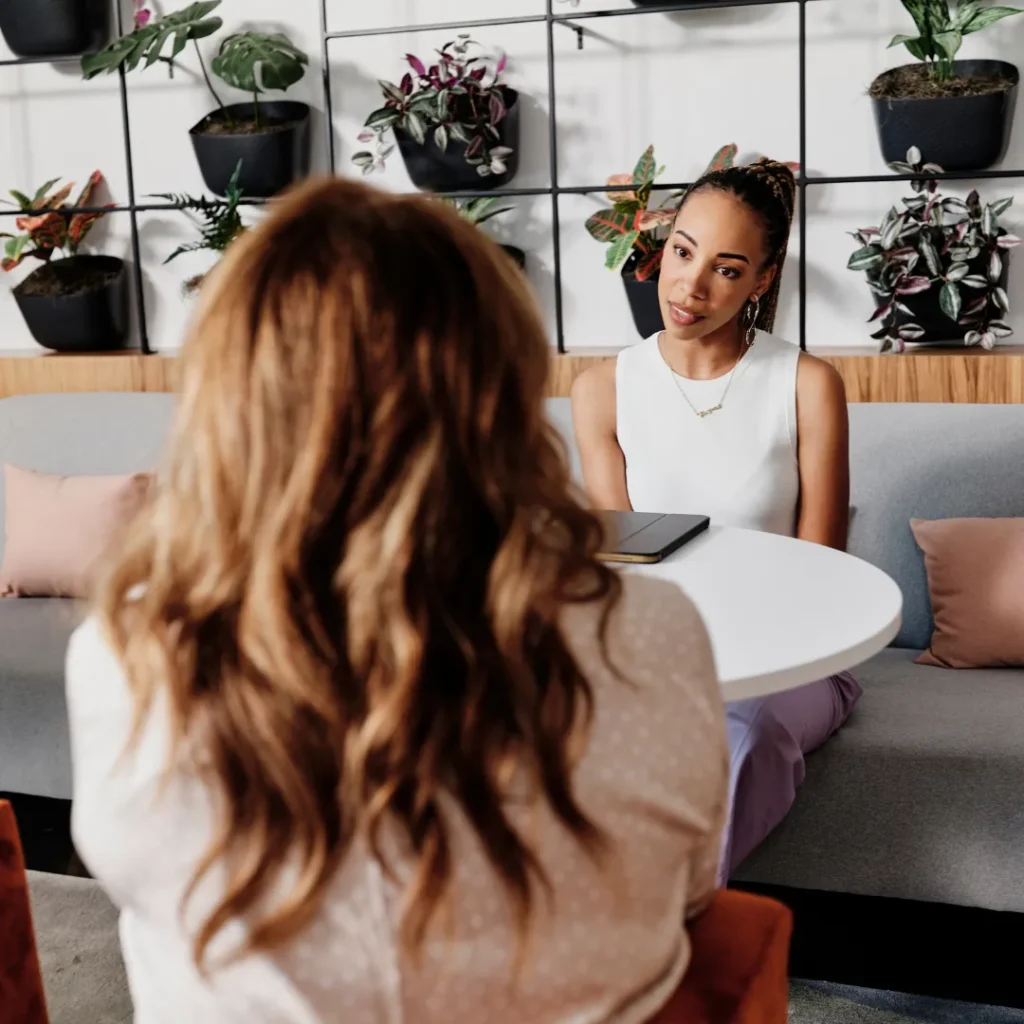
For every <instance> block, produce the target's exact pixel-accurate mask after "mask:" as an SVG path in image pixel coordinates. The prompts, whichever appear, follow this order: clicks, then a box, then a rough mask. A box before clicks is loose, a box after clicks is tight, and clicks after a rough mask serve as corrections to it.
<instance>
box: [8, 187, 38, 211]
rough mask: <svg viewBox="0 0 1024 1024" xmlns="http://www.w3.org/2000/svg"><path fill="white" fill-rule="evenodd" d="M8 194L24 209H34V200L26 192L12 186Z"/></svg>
mask: <svg viewBox="0 0 1024 1024" xmlns="http://www.w3.org/2000/svg"><path fill="white" fill-rule="evenodd" d="M8 195H10V196H11V198H12V199H13V200H14V201H15V202H16V203H17V204H18V206H19V207H20V208H21V209H22V210H31V209H32V200H31V199H30V198H29V197H28V196H27V195H25V193H24V192H19V191H18V190H17V189H16V188H12V189H11V191H10V192H9V193H8Z"/></svg>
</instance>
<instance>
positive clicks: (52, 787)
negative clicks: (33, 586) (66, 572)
mask: <svg viewBox="0 0 1024 1024" xmlns="http://www.w3.org/2000/svg"><path fill="white" fill-rule="evenodd" d="M81 615H82V606H81V605H79V604H78V603H77V602H74V601H69V600H67V599H66V598H58V597H49V598H46V597H25V598H18V599H17V600H10V601H0V791H7V792H12V793H30V794H33V795H36V796H53V797H61V798H63V799H70V798H71V758H70V754H69V750H68V716H67V707H66V705H65V703H64V656H65V653H66V652H67V646H68V640H69V639H70V637H71V633H72V631H73V630H74V628H75V626H76V625H77V624H78V622H79V620H80V618H81Z"/></svg>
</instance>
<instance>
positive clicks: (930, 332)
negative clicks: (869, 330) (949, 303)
mask: <svg viewBox="0 0 1024 1024" xmlns="http://www.w3.org/2000/svg"><path fill="white" fill-rule="evenodd" d="M1000 255H1001V256H1002V259H1003V270H1002V273H1001V274H1000V275H999V286H1000V287H1001V288H1003V289H1005V288H1006V283H1007V281H1008V280H1009V277H1010V254H1009V252H1007V251H1005V250H1004V251H1002V252H1001V253H1000ZM987 266H988V258H987V257H985V256H981V257H979V258H978V259H976V260H972V261H971V262H970V263H969V264H968V267H969V268H970V273H971V274H977V275H980V276H982V277H984V276H985V270H986V267H987ZM939 291H940V285H937V284H936V285H933V286H932V287H931V288H929V289H928V291H926V292H918V294H917V295H901V296H900V297H899V299H900V302H902V303H903V305H905V306H906V307H907V309H909V310H910V312H911V314H912V317H910V318H909V319H912V320H913V321H914V323H916V324H918V326H920V327H921V329H922V330H923V331H924V334H923V335H922V336H921V337H920V338H916V339H915V340H914V341H913V342H910V343H909V344H912V345H917V344H931V345H935V344H942V343H956V344H961V345H962V344H963V340H964V336H965V335H966V334H967V332H968V331H972V330H977V325H975V324H967V325H964V324H958V323H954V321H952V320H950V318H949V317H948V316H946V314H945V313H943V312H942V307H941V306H940V305H939ZM871 294H872V297H873V298H874V299H875V301H876V303H877V304H878V305H881V304H882V302H883V301H884V296H882V295H880V294H879V293H878V292H876V291H875V290H874V289H873V288H872V289H871ZM962 294H963V296H964V299H965V303H966V300H967V299H970V298H972V297H973V296H975V295H981V294H982V293H981V292H972V291H971V290H970V289H969V288H964V289H962Z"/></svg>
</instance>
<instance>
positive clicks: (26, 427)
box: [0, 394, 1024, 911]
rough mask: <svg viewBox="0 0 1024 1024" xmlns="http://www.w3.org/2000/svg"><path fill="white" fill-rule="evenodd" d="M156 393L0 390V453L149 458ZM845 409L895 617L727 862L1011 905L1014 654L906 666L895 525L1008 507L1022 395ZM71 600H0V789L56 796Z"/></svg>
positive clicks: (802, 877) (1021, 765)
mask: <svg viewBox="0 0 1024 1024" xmlns="http://www.w3.org/2000/svg"><path fill="white" fill-rule="evenodd" d="M172 401H173V399H172V398H171V396H168V395H153V394H86V395H38V396H25V397H19V398H11V399H5V400H2V401H0V462H12V463H14V464H16V465H21V466H25V467H28V468H32V469H38V470H42V471H45V472H51V473H75V474H84V473H128V472H135V471H139V470H146V469H152V468H154V467H155V466H156V465H157V461H158V457H159V452H160V448H161V445H162V443H163V439H164V437H165V435H166V431H167V426H168V423H169V418H170V414H171V407H172ZM549 414H550V417H551V419H552V421H553V422H554V423H555V425H556V426H557V427H558V428H559V429H560V430H561V431H562V433H563V435H564V436H565V437H566V439H567V441H568V443H569V446H570V454H571V456H572V459H573V466H574V471H575V472H576V473H577V475H578V472H579V467H578V460H577V459H576V456H575V453H574V451H573V449H572V431H571V426H570V414H569V403H568V400H567V399H553V400H551V401H550V403H549ZM850 421H851V472H852V499H851V504H852V506H853V509H854V514H853V517H852V520H851V527H850V550H851V552H852V553H853V554H855V555H858V556H859V557H861V558H864V559H866V560H867V561H869V562H872V563H874V564H875V565H877V566H879V567H880V568H882V569H883V570H885V571H886V572H888V573H889V574H890V575H891V576H892V577H893V578H894V579H895V580H896V582H897V583H898V584H899V585H900V587H901V588H902V590H903V594H904V599H905V608H904V623H903V627H902V629H901V631H900V633H899V635H898V636H897V638H896V640H895V641H894V644H893V646H892V647H890V648H889V649H887V650H885V651H883V652H882V653H881V654H880V655H878V656H877V657H875V658H874V659H872V660H871V661H869V662H868V663H867V664H866V665H862V666H860V668H858V669H857V674H858V676H859V678H860V680H861V682H862V683H863V685H864V696H863V698H862V699H861V701H860V703H859V705H858V706H857V708H856V710H855V711H854V713H853V715H852V716H851V718H850V720H849V722H848V723H847V725H846V726H845V727H844V728H843V729H842V730H841V731H840V732H839V734H838V735H837V736H835V737H834V738H833V739H832V740H830V741H829V743H827V744H826V745H825V747H823V748H822V749H821V750H820V751H818V752H817V753H815V754H812V755H811V756H810V757H809V758H808V765H807V779H806V781H805V783H804V786H803V788H802V789H801V791H800V794H799V796H798V799H797V802H796V806H795V807H794V809H793V811H792V813H791V814H790V815H789V817H788V818H787V819H786V821H785V822H783V824H782V825H781V826H780V827H779V828H778V829H777V830H776V831H775V832H774V833H773V834H772V835H771V836H770V837H769V838H768V840H767V841H766V842H765V843H764V844H763V845H762V846H761V847H760V848H759V849H758V850H757V851H755V853H754V854H753V855H752V856H751V857H750V858H749V859H748V860H747V862H746V863H745V864H743V865H742V867H741V868H740V870H739V872H738V874H737V879H738V880H742V881H747V882H758V883H762V884H774V885H785V886H791V887H794V886H795V887H800V888H807V889H823V890H831V891H837V892H849V893H861V894H867V895H877V896H896V897H903V898H907V899H916V900H928V901H935V902H944V903H953V904H960V905H964V906H977V907H985V908H989V909H996V910H1015V911H1019V910H1024V886H1021V885H1019V884H1018V882H1017V878H1018V875H1019V869H1018V865H1019V864H1020V862H1021V858H1022V853H1021V851H1022V850H1024V799H1022V798H1021V794H1022V793H1024V730H1022V728H1021V723H1024V670H1016V669H1011V670H1005V669H1004V670H976V671H967V672H954V671H948V670H942V669H934V668H926V667H923V666H919V665H915V664H914V663H913V659H914V657H915V656H916V654H917V653H918V651H919V650H920V649H921V648H923V647H925V646H926V645H927V643H928V637H929V635H930V632H931V627H932V621H931V614H930V611H929V604H928V594H927V586H926V579H925V573H924V566H923V561H922V558H921V555H920V552H919V551H918V550H917V547H916V545H915V544H914V540H913V537H912V535H911V531H910V526H909V520H910V518H911V517H912V516H919V517H922V518H943V517H949V516H969V515H973V516H1024V458H1022V457H1021V455H1020V453H1021V452H1024V406H965V405H915V404H900V405H854V406H851V408H850ZM0 486H2V479H0ZM2 498H3V495H2V493H0V516H2V510H3V501H2ZM2 536H3V532H2V530H0V538H2ZM77 615H78V610H77V609H76V608H75V607H74V606H73V605H71V603H70V602H64V601H59V600H56V601H54V600H25V599H21V600H6V601H0V791H3V790H6V791H10V792H15V793H28V794H36V795H41V796H55V797H64V798H67V797H69V796H70V793H71V779H70V766H69V760H68V739H67V721H66V712H65V706H64V681H63V664H64V648H65V645H66V642H67V638H68V636H69V634H70V632H71V630H72V629H73V628H74V624H75V621H76V618H77Z"/></svg>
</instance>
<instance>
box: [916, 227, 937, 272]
mask: <svg viewBox="0 0 1024 1024" xmlns="http://www.w3.org/2000/svg"><path fill="white" fill-rule="evenodd" d="M917 248H918V250H919V251H920V253H921V255H922V256H923V257H924V261H925V263H927V264H928V269H929V271H931V273H932V274H934V275H935V276H936V277H937V276H938V275H939V274H941V273H942V265H941V264H940V263H939V254H938V253H937V252H936V251H935V246H934V245H932V243H931V239H929V238H928V236H927V235H922V236H921V239H920V240H919V241H918V243H917Z"/></svg>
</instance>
